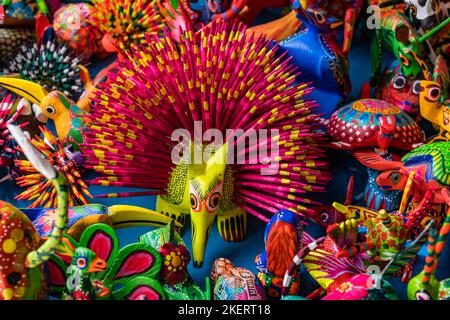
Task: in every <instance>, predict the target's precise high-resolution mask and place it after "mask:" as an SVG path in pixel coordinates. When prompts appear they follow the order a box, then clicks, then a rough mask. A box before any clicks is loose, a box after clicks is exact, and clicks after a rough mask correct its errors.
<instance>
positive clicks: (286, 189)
mask: <svg viewBox="0 0 450 320" xmlns="http://www.w3.org/2000/svg"><path fill="white" fill-rule="evenodd" d="M232 28H234V27H233V26H232V24H230V23H225V22H213V24H212V25H211V26H209V27H205V28H204V29H202V31H201V32H198V33H195V34H194V32H193V31H192V30H191V31H186V32H184V33H183V34H182V39H183V41H181V42H180V43H179V44H177V45H175V39H173V38H172V37H171V36H169V34H167V37H166V38H165V40H164V41H163V40H161V39H159V38H157V37H155V38H152V39H151V38H148V43H147V44H146V45H145V46H143V47H141V49H140V50H139V51H136V52H135V55H134V54H133V55H129V60H127V61H124V62H123V63H122V64H121V65H120V69H119V72H118V74H117V75H116V76H115V78H114V79H116V80H114V81H112V82H111V83H109V84H108V85H107V86H105V87H103V88H102V90H101V92H98V94H97V103H96V113H95V124H92V125H91V126H89V129H90V131H91V132H90V133H91V134H90V135H89V137H88V139H87V141H86V144H85V146H86V148H85V149H83V150H84V152H85V153H86V155H87V156H88V157H89V160H88V165H90V166H91V168H92V169H94V170H96V171H97V172H98V173H100V174H101V176H100V177H97V178H95V179H94V180H92V181H91V183H93V184H99V185H102V186H108V185H110V186H129V187H138V188H145V189H152V190H151V191H143V192H141V193H137V195H148V194H153V195H159V197H158V200H157V205H156V208H157V209H156V211H158V212H161V213H163V214H166V215H168V216H170V217H173V219H174V220H176V221H178V222H180V223H184V222H185V221H186V217H187V215H190V217H191V227H192V236H193V238H192V239H193V242H192V256H193V260H194V266H196V267H200V266H201V265H202V263H203V257H204V254H205V249H206V243H207V239H208V235H209V233H210V231H211V228H212V226H213V223H214V222H215V221H216V218H217V227H218V229H219V232H220V235H221V236H222V238H223V239H224V240H226V241H240V240H242V239H243V238H244V236H245V232H246V226H247V213H249V214H253V215H255V216H257V217H259V218H260V219H262V220H263V221H266V222H267V221H268V220H269V218H268V217H267V216H266V214H268V215H269V216H271V215H272V214H275V213H276V212H278V211H279V210H280V209H283V208H287V209H289V210H292V211H294V212H296V213H298V214H300V215H304V214H307V212H309V211H310V209H308V208H307V205H308V204H309V203H310V200H309V199H305V198H304V197H303V193H304V192H305V191H318V192H320V191H323V190H324V187H323V185H324V184H326V182H327V181H328V180H329V175H328V173H327V170H326V162H324V161H322V159H323V157H324V151H325V150H324V148H321V146H322V144H323V143H324V140H323V137H324V136H323V134H322V133H320V132H317V131H316V130H315V129H316V128H317V127H318V125H319V124H318V122H317V115H313V114H312V113H311V111H312V110H313V108H312V107H311V105H310V102H304V101H301V100H299V99H300V98H301V97H302V96H303V95H304V93H305V90H307V89H306V86H305V85H301V84H295V71H291V70H295V69H296V68H295V66H294V65H292V64H290V63H289V62H288V61H287V60H285V57H281V59H278V57H276V51H277V49H276V48H271V47H272V43H271V42H270V41H268V40H265V39H264V38H263V37H259V38H256V37H251V36H249V35H247V34H246V32H245V31H246V28H245V26H243V25H240V26H238V27H237V29H232ZM232 30H233V31H232ZM228 36H230V37H232V38H233V40H231V41H232V42H233V43H234V45H233V46H230V47H229V48H230V50H225V51H224V52H223V53H220V54H218V52H219V51H220V48H222V46H225V45H226V44H228V45H229V42H228V40H225V39H228ZM191 37H192V40H190V39H191ZM222 37H224V38H222ZM207 39H211V41H212V42H211V46H215V48H216V49H217V50H219V51H216V50H212V49H211V46H209V45H206V44H207V43H208V40H207ZM213 39H216V40H214V41H213ZM220 39H223V40H220ZM203 41H206V42H203ZM225 41H226V42H225ZM252 43H253V44H254V46H253V45H251V44H252ZM159 46H162V47H161V49H157V47H158V48H159ZM194 47H195V48H197V49H198V50H197V49H194ZM231 48H232V49H231ZM256 48H257V49H256ZM155 50H156V51H160V50H162V51H161V54H162V55H161V59H162V60H159V59H155V57H156V56H155V52H156V51H155ZM255 50H256V51H255ZM163 51H164V54H163V53H162V52H163ZM221 52H222V51H221ZM238 52H239V54H237V53H238ZM245 52H247V53H248V55H247V54H246V53H245ZM251 52H253V53H254V54H253V53H251ZM216 53H217V54H216ZM169 56H170V57H172V56H173V57H176V58H175V59H169ZM238 56H239V57H244V58H242V59H241V58H239V59H237V57H238ZM158 57H159V55H158ZM164 57H165V58H164ZM166 58H167V59H168V60H165V59H166ZM195 61H204V62H205V63H201V64H197V63H196V62H195ZM207 61H211V62H212V63H211V64H210V63H209V62H207ZM282 61H285V62H282ZM183 65H184V67H183ZM233 66H234V67H233ZM237 66H239V67H237ZM277 66H279V67H277ZM180 68H181V69H180ZM291 68H292V69H291ZM175 72H176V73H177V74H184V75H185V76H186V77H183V78H179V77H168V76H167V74H168V73H169V74H172V73H174V74H175ZM122 79H124V80H125V79H127V80H126V81H122ZM180 79H184V80H180ZM208 79H209V80H208ZM257 79H259V80H257ZM161 81H163V82H164V83H165V84H164V88H166V89H163V88H162V87H161V85H162V83H163V82H161ZM193 83H198V86H196V85H194V86H192V85H191V84H193ZM307 91H309V90H307ZM125 93H126V94H125ZM280 99H281V100H280ZM277 101H279V102H277ZM121 124H122V125H121ZM200 126H201V127H202V128H200ZM203 128H204V129H205V130H208V132H209V133H211V132H215V133H216V134H218V135H222V137H223V138H224V139H222V141H220V139H217V140H215V141H211V140H209V139H210V138H212V137H206V138H203V133H201V132H203ZM209 129H214V130H209ZM241 129H242V130H243V131H242V133H243V134H244V136H242V135H241V134H240V133H239V132H241ZM260 129H261V130H262V129H270V130H272V129H277V130H279V135H277V138H276V139H277V143H276V144H277V145H278V146H280V149H279V157H277V158H274V157H273V156H274V153H273V152H272V151H271V150H274V149H273V147H272V145H273V144H272V140H273V138H271V137H269V135H270V134H271V133H270V132H271V131H269V135H268V136H266V137H263V138H262V140H261V141H258V142H257V143H256V144H254V145H253V146H252V147H248V148H247V147H246V145H247V143H246V142H245V141H243V140H245V139H247V138H245V137H250V135H253V133H252V132H254V133H256V132H258V131H259V130H260ZM253 130H255V131H253ZM231 131H232V132H235V133H236V135H235V134H232V135H231V136H230V135H228V137H226V135H227V134H226V133H227V132H228V133H230V132H231ZM209 133H207V132H206V131H205V134H206V136H208V134H209ZM172 134H175V135H177V134H181V135H180V136H179V138H181V137H184V138H185V139H182V140H183V141H178V142H177V141H175V140H173V139H171V136H172ZM238 136H240V138H239V137H238ZM149 137H152V138H149ZM278 137H279V140H278ZM244 138H245V139H244ZM199 139H200V140H199ZM207 139H208V140H209V142H211V143H209V142H206V140H207ZM238 144H240V147H239V148H237V145H238ZM105 145H106V146H108V147H107V148H105V147H104V146H105ZM258 146H261V147H263V146H264V147H263V148H267V149H264V150H267V155H265V156H264V157H262V158H261V153H260V158H259V159H265V160H264V162H263V163H259V161H257V163H249V162H248V161H247V160H245V159H250V158H249V152H250V153H251V152H254V151H255V150H258V148H259V147H258ZM243 147H244V148H243ZM242 148H243V149H242ZM236 149H237V150H241V151H239V152H236V153H232V150H236ZM149 150H151V151H149ZM149 152H150V153H149ZM199 155H200V157H201V158H198V157H199ZM201 155H204V157H203V156H201ZM172 156H173V157H172ZM238 156H239V157H240V156H244V158H245V159H244V158H241V159H244V160H238V158H237V157H238ZM110 160H113V161H110ZM275 160H276V161H278V160H279V161H280V164H279V165H280V168H282V169H281V170H280V171H279V172H280V173H279V174H278V173H276V171H271V168H273V165H271V164H274V161H275ZM261 169H262V170H263V171H261ZM266 169H267V170H266ZM322 169H323V170H322ZM262 174H264V175H262ZM128 195H130V194H128ZM114 196H121V195H120V194H119V195H114Z"/></svg>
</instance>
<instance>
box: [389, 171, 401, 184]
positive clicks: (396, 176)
mask: <svg viewBox="0 0 450 320" xmlns="http://www.w3.org/2000/svg"><path fill="white" fill-rule="evenodd" d="M391 180H392V183H393V184H397V183H399V182H400V175H399V174H398V173H393V174H392V176H391Z"/></svg>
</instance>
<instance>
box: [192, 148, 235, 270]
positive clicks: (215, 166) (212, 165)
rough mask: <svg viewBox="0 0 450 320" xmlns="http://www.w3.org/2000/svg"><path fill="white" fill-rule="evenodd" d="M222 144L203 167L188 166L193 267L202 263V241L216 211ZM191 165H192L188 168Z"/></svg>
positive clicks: (221, 176)
mask: <svg viewBox="0 0 450 320" xmlns="http://www.w3.org/2000/svg"><path fill="white" fill-rule="evenodd" d="M226 151H227V148H226V145H225V146H223V147H221V148H219V149H218V150H217V151H216V152H215V154H214V155H213V156H212V157H211V158H210V159H209V160H208V161H207V163H206V164H205V165H202V166H198V167H197V170H200V172H199V171H196V170H195V169H194V168H193V167H192V171H191V174H192V175H191V176H190V179H189V182H188V183H189V211H190V215H191V226H192V251H193V257H194V266H196V267H200V266H201V265H202V264H203V258H204V255H205V248H206V242H207V239H208V237H209V233H210V232H211V228H212V225H213V223H214V220H215V218H216V215H217V214H218V213H219V211H220V202H221V200H222V195H223V185H224V179H225V169H226V163H225V162H226V161H225V160H226ZM191 166H192V165H191Z"/></svg>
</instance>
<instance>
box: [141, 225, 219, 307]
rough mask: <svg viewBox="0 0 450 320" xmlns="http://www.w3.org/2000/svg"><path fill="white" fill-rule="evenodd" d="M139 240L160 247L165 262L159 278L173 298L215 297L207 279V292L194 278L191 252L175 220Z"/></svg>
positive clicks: (203, 298) (209, 298)
mask: <svg viewBox="0 0 450 320" xmlns="http://www.w3.org/2000/svg"><path fill="white" fill-rule="evenodd" d="M139 241H140V242H143V243H145V244H148V245H150V246H152V247H153V248H155V249H156V250H158V252H159V254H160V255H161V259H162V263H161V270H160V272H159V279H160V281H161V283H163V284H164V290H165V292H166V294H167V297H168V299H170V300H211V284H210V282H209V278H206V283H205V284H206V286H205V290H206V291H205V292H204V291H202V290H201V289H200V287H199V286H198V285H197V284H196V283H195V282H194V281H193V280H192V278H191V277H190V275H189V273H188V270H187V266H188V264H189V261H190V260H191V255H190V253H189V251H188V249H187V247H186V245H185V243H184V241H183V239H182V238H181V236H180V235H179V233H178V232H177V231H176V229H175V223H174V221H173V220H171V221H170V222H169V223H168V224H167V225H165V226H163V227H160V228H158V229H155V230H152V231H150V232H148V233H146V234H144V235H142V236H140V237H139Z"/></svg>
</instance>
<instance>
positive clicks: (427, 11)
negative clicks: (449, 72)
mask: <svg viewBox="0 0 450 320" xmlns="http://www.w3.org/2000/svg"><path fill="white" fill-rule="evenodd" d="M404 3H405V6H404V12H405V15H406V16H407V17H408V18H409V20H410V21H411V23H412V25H413V26H414V27H415V28H416V30H417V31H418V32H419V34H421V35H424V34H426V33H428V32H430V31H432V30H433V29H434V28H436V27H437V26H439V25H440V24H441V23H443V22H444V21H445V19H447V18H448V17H449V16H450V4H449V3H448V1H438V0H404ZM449 31H450V26H446V27H444V28H443V29H442V30H440V31H439V33H438V34H437V35H436V36H435V37H433V38H432V39H431V41H430V42H431V46H432V47H433V49H434V50H435V51H436V53H437V54H441V55H443V56H444V57H448V55H449V53H450V45H449V40H450V36H449ZM447 60H448V58H447Z"/></svg>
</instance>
